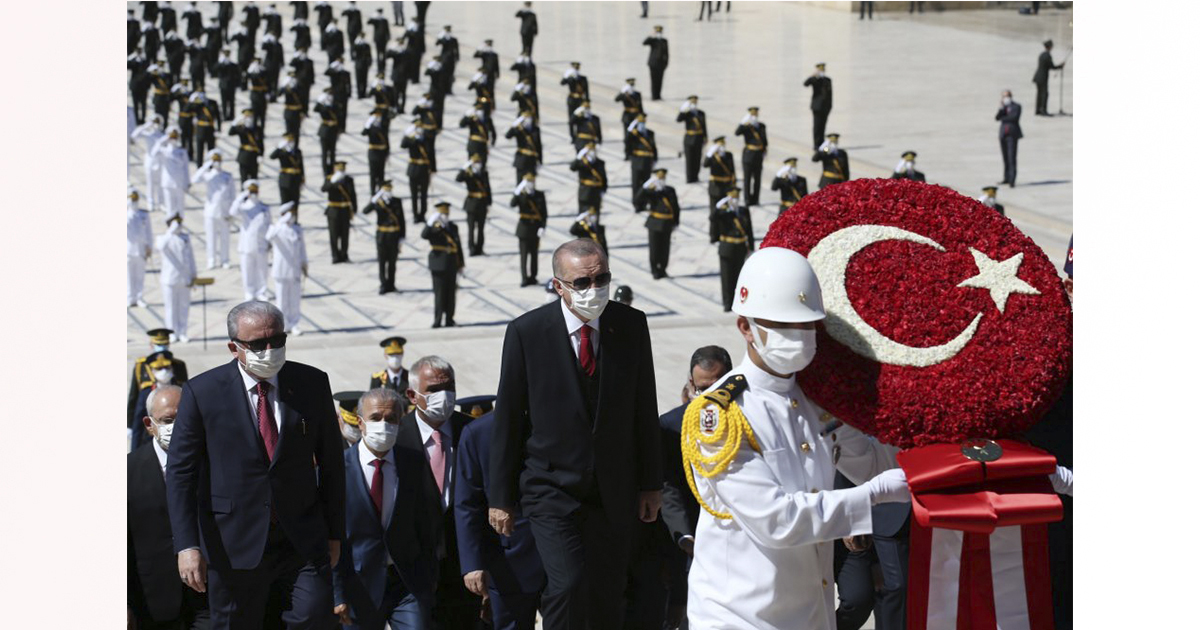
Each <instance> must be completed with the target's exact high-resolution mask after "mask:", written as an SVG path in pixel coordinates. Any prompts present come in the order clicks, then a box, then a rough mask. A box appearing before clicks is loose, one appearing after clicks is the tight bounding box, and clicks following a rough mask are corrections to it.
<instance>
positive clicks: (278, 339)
mask: <svg viewBox="0 0 1200 630" xmlns="http://www.w3.org/2000/svg"><path fill="white" fill-rule="evenodd" d="M233 341H235V342H236V343H240V344H242V345H243V346H245V347H246V349H247V350H250V351H251V352H262V351H263V350H266V349H267V348H268V347H270V348H282V347H283V346H284V344H286V343H287V333H285V332H281V333H279V334H278V335H271V336H270V337H263V338H262V339H255V340H253V341H245V340H242V339H234V340H233Z"/></svg>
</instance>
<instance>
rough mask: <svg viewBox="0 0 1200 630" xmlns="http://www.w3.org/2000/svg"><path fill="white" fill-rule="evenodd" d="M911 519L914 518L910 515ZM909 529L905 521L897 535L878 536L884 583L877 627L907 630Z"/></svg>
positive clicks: (877, 600)
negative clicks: (906, 597) (906, 596)
mask: <svg viewBox="0 0 1200 630" xmlns="http://www.w3.org/2000/svg"><path fill="white" fill-rule="evenodd" d="M910 520H911V518H910ZM908 532H909V523H905V524H904V527H902V528H900V531H898V532H896V535H895V536H875V537H874V542H875V557H876V558H878V559H879V570H880V572H881V573H882V574H883V584H882V585H881V586H880V588H879V591H878V592H877V593H876V595H875V627H876V628H877V629H878V630H904V627H905V619H904V616H905V595H906V593H907V592H908Z"/></svg>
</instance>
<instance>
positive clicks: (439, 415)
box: [418, 390, 457, 425]
mask: <svg viewBox="0 0 1200 630" xmlns="http://www.w3.org/2000/svg"><path fill="white" fill-rule="evenodd" d="M418 395H420V396H421V397H422V398H424V399H425V409H423V410H422V412H423V413H424V415H425V417H426V418H427V419H428V420H429V423H430V424H437V425H440V424H441V423H443V422H445V421H446V419H447V418H449V417H450V414H452V413H454V401H455V400H457V396H455V393H454V392H453V391H447V390H443V391H440V392H433V393H432V394H425V395H421V394H418Z"/></svg>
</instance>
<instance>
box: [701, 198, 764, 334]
mask: <svg viewBox="0 0 1200 630" xmlns="http://www.w3.org/2000/svg"><path fill="white" fill-rule="evenodd" d="M729 192H730V193H733V194H732V195H730V196H727V197H725V198H724V199H722V200H721V201H719V202H718V203H717V208H716V212H714V213H713V214H712V215H711V216H710V217H709V240H710V242H713V243H718V242H719V243H720V244H719V245H717V257H718V258H720V260H721V304H722V306H723V307H724V309H725V312H726V313H728V312H729V311H730V310H731V309H732V308H733V293H734V288H735V287H736V286H737V280H738V274H740V273H742V265H743V264H744V263H745V262H746V257H747V256H749V255H750V252H752V251H754V225H753V224H752V223H751V221H750V210H749V209H748V208H746V207H745V206H743V205H742V204H741V203H739V202H738V199H737V193H738V192H739V191H738V188H737V186H733V187H731V188H730V189H729Z"/></svg>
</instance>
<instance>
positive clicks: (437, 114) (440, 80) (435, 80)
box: [425, 57, 449, 129]
mask: <svg viewBox="0 0 1200 630" xmlns="http://www.w3.org/2000/svg"><path fill="white" fill-rule="evenodd" d="M433 63H436V64H438V65H437V68H426V69H425V74H426V76H428V77H429V101H430V109H431V110H432V111H433V118H432V120H433V124H434V128H435V129H441V128H442V114H443V113H444V112H445V111H446V84H447V83H448V82H449V79H447V78H446V64H444V63H442V62H441V60H440V59H438V58H437V57H434V61H433Z"/></svg>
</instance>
